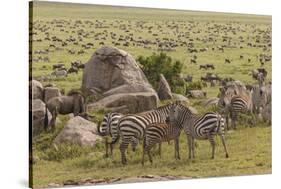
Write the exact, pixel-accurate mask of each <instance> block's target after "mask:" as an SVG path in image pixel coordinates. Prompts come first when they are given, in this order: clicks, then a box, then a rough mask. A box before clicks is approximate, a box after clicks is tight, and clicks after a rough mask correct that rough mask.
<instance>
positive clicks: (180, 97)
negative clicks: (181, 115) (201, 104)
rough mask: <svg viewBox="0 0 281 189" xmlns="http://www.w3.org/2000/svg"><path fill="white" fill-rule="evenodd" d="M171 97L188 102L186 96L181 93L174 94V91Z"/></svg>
mask: <svg viewBox="0 0 281 189" xmlns="http://www.w3.org/2000/svg"><path fill="white" fill-rule="evenodd" d="M172 95H173V99H174V100H177V101H182V102H185V103H187V104H189V100H188V98H187V97H185V96H183V95H181V94H176V93H173V94H172Z"/></svg>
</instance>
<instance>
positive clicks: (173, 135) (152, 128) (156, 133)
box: [142, 121, 182, 165]
mask: <svg viewBox="0 0 281 189" xmlns="http://www.w3.org/2000/svg"><path fill="white" fill-rule="evenodd" d="M181 130H182V126H181V125H172V124H171V123H170V122H169V121H168V122H167V123H152V124H150V125H148V126H147V127H146V128H145V132H144V140H143V154H142V165H144V156H145V154H146V153H147V154H148V157H149V161H150V163H151V164H152V162H153V161H152V156H151V154H150V150H151V148H152V147H153V146H154V145H155V144H157V143H159V144H161V143H162V142H169V141H170V140H174V144H175V158H176V159H180V154H179V136H180V132H181Z"/></svg>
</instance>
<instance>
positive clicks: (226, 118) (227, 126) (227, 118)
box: [225, 114, 229, 130]
mask: <svg viewBox="0 0 281 189" xmlns="http://www.w3.org/2000/svg"><path fill="white" fill-rule="evenodd" d="M225 121H226V130H229V115H228V114H227V115H226V116H225Z"/></svg>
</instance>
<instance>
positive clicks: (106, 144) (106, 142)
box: [104, 137, 108, 158]
mask: <svg viewBox="0 0 281 189" xmlns="http://www.w3.org/2000/svg"><path fill="white" fill-rule="evenodd" d="M104 143H105V155H104V156H105V157H106V158H108V139H107V137H106V138H105V141H104Z"/></svg>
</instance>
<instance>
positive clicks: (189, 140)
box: [186, 135, 191, 159]
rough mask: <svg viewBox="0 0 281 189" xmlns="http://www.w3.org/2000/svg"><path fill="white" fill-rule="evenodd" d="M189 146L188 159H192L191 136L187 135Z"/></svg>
mask: <svg viewBox="0 0 281 189" xmlns="http://www.w3.org/2000/svg"><path fill="white" fill-rule="evenodd" d="M186 137H187V145H188V158H189V159H191V136H188V135H186Z"/></svg>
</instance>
